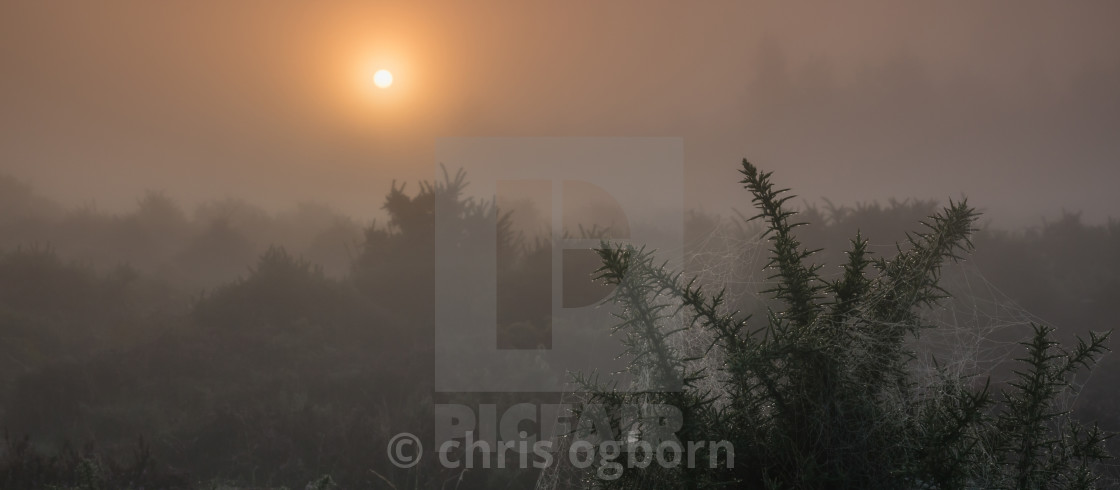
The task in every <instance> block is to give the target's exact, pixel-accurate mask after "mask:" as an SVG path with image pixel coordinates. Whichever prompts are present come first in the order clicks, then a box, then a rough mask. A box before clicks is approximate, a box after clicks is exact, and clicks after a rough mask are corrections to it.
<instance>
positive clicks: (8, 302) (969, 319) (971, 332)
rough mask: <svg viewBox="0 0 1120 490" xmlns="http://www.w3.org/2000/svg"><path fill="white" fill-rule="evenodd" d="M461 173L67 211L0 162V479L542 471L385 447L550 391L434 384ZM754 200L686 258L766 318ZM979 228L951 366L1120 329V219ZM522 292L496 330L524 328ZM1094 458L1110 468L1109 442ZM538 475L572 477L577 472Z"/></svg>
mask: <svg viewBox="0 0 1120 490" xmlns="http://www.w3.org/2000/svg"><path fill="white" fill-rule="evenodd" d="M467 185H468V176H464V175H462V174H461V173H460V174H454V173H451V174H448V175H446V176H445V177H444V178H443V179H441V180H438V181H435V182H429V183H424V184H422V185H420V186H418V187H417V188H414V189H410V188H408V187H407V186H396V185H394V186H393V187H392V188H391V189H389V192H388V194H387V196H386V198H385V204H384V211H385V213H386V215H387V216H388V219H387V220H385V221H384V222H374V223H359V222H357V221H355V220H353V219H351V218H349V217H347V216H344V215H342V214H341V213H338V212H335V211H333V210H331V209H330V208H327V207H324V206H320V205H314V204H302V205H299V206H296V207H295V208H293V209H290V210H287V211H283V212H268V211H265V210H263V209H261V208H259V207H256V206H254V205H252V204H250V203H246V202H244V201H241V200H237V199H226V200H221V201H215V202H210V203H206V204H203V205H201V206H198V207H197V208H195V209H193V210H187V209H184V208H183V207H182V206H180V205H179V204H178V203H177V202H176V201H175V200H174V199H173V198H172V196H167V195H164V194H161V193H158V192H153V193H149V194H147V195H144V196H140V197H139V199H138V201H137V206H136V208H135V209H134V210H133V211H131V212H128V213H122V214H110V213H104V212H100V211H98V210H97V209H96V208H94V207H92V206H87V207H83V208H78V209H67V208H63V207H61V206H59V205H57V204H55V203H53V202H52V201H51V200H49V199H47V198H44V197H42V196H40V195H38V194H36V193H35V192H34V189H33V188H32V187H30V186H29V185H27V184H25V183H23V182H20V181H18V180H16V179H14V178H12V177H8V176H0V428H4V429H5V431H6V443H5V444H4V445H3V447H2V448H0V487H3V488H45V487H48V486H55V487H59V488H208V487H213V486H216V485H219V484H229V485H238V486H253V487H279V486H281V485H284V486H287V487H289V488H303V486H304V485H305V484H307V483H308V482H313V481H319V482H321V483H322V485H324V486H329V485H330V484H335V483H336V484H338V485H339V486H341V487H342V488H393V487H395V488H438V487H447V488H453V487H457V488H489V487H493V486H498V485H501V486H511V487H515V488H516V487H532V486H534V485H537V484H538V480H540V481H544V480H543V479H542V478H541V477H542V475H540V474H538V473H537V472H536V471H533V470H472V471H469V472H462V471H452V470H447V469H443V468H440V467H439V466H438V464H436V463H435V462H434V461H433V460H434V459H435V458H426V459H425V461H424V462H423V463H422V464H421V465H420V466H418V467H415V468H412V469H410V470H401V469H397V468H395V467H393V466H392V465H390V464H389V463H388V459H387V457H386V454H385V445H386V442H387V441H388V439H389V438H390V437H391V436H392V435H394V434H396V433H398V432H402V431H408V432H412V433H414V434H417V435H418V436H419V437H420V438H421V440H425V441H427V440H432V427H431V425H432V422H431V421H432V406H433V404H434V403H449V402H464V401H468V402H471V403H480V402H485V403H497V404H499V405H502V404H508V403H512V402H526V401H538V402H556V401H558V400H559V395H554V394H531V395H527V397H529V398H532V399H531V400H526V399H525V398H526V396H519V397H518V398H517V399H516V400H515V401H514V400H513V399H512V398H511V397H508V396H503V395H501V394H479V395H454V396H452V395H445V394H435V393H434V389H433V379H432V376H433V372H432V366H433V357H432V356H433V353H432V343H433V342H432V339H433V337H432V335H433V327H432V322H433V311H434V297H433V293H434V284H433V280H434V279H433V274H434V272H433V271H434V269H433V262H432V259H433V255H434V244H433V237H434V228H433V227H434V209H435V203H436V199H449V200H451V201H452V202H454V203H456V205H457V209H459V210H460V212H458V213H457V214H456V216H457V218H458V223H459V226H461V228H462V230H463V236H464V237H466V238H464V239H470V237H472V236H475V237H477V236H480V234H482V233H492V232H493V231H492V229H491V228H487V227H485V226H483V223H484V222H485V220H486V219H490V218H493V217H494V216H495V214H496V213H498V211H499V210H497V209H495V208H494V207H493V206H491V205H488V204H486V203H483V202H477V201H473V200H470V199H468V198H466V197H465V196H466V194H465V193H464V189H465V188H466V186H467ZM982 197H983V196H975V197H974V199H982ZM793 204H796V203H794V202H789V203H786V205H787V206H788V205H793ZM943 204H947V203H939V202H936V201H928V200H914V199H907V200H900V201H890V202H888V203H885V204H882V203H871V204H864V205H858V206H851V207H848V206H823V207H813V206H801V209H800V210H801V211H802V212H801V214H799V215H798V219H799V220H800V221H805V222H808V223H810V224H811V225H812V226H803V227H798V228H797V229H796V230H795V231H794V232H793V233H792V235H793V236H796V237H797V239H798V240H799V241H800V242H801V244H802V245H803V247H804V248H806V249H809V250H813V249H817V248H820V249H822V251H821V252H820V253H818V254H815V255H813V261H814V262H816V263H820V264H823V265H824V268H822V269H820V271H819V272H818V273H819V274H820V276H821V277H822V278H825V279H828V280H835V279H838V278H840V277H841V276H842V274H843V270H842V269H840V268H839V266H841V265H842V264H844V263H845V262H846V260H847V258H848V256H847V255H845V254H844V251H845V250H849V249H850V245H851V244H850V241H851V239H852V238H853V237H855V236H856V233H857V231H858V232H859V234H860V236H862V237H864V238H866V239H869V240H870V241H869V242H868V243H867V245H866V247H867V250H868V251H869V252H873V254H872V255H876V254H877V255H880V256H889V255H891V254H893V253H894V252H895V248H894V243H895V242H898V241H904V240H905V239H906V235H905V233H906V232H908V231H912V230H915V227H916V225H917V223H918V222H919V221H920V220H922V219H925V218H927V217H929V216H932V215H935V214H936V213H937V210H938V209H939V208H940V207H941V206H942V205H943ZM741 207H742V208H743V209H748V208H749V207H750V204H749V203H748V202H747V200H746V199H744V201H743V206H741ZM515 212H516V211H515ZM745 215H746V216H749V215H753V213H749V212H748V213H745ZM503 216H505V215H503ZM743 217H744V214H734V213H732V214H730V215H727V216H719V215H714V214H711V213H703V212H692V213H689V214H688V217H687V221H686V223H685V225H686V234H687V237H688V239H687V243H686V249H685V257H686V260H685V264H684V270H683V272H685V273H686V274H687V275H688V276H693V275H695V276H697V277H698V282H697V283H696V284H697V285H704V286H711V287H716V288H726V293H725V298H726V303H725V305H724V306H725V307H727V308H729V309H731V310H739V311H741V312H744V313H754V314H755V315H756V316H757V317H758V318H766V313H765V312H766V308H767V307H772V306H774V304H775V303H774V302H773V301H772V300H771V299H769V298H768V296H767V295H766V294H764V291H765V290H767V289H768V288H770V287H771V286H772V285H773V281H771V280H769V279H768V278H769V276H770V274H769V273H768V272H764V268H765V266H766V265H767V263H768V260H769V258H768V250H769V248H770V244H769V242H767V240H766V238H765V236H764V232H765V231H766V228H765V227H762V226H760V225H759V223H758V222H757V221H754V222H747V221H745V220H744V219H743ZM503 220H504V221H503V222H508V217H507V218H503ZM976 226H977V228H978V229H977V230H975V231H973V232H971V233H970V235H969V239H970V240H971V243H972V244H973V245H974V249H975V250H974V251H973V252H971V253H970V254H968V255H967V256H963V257H962V261H960V262H958V263H955V264H952V265H946V266H944V268H943V270H942V272H941V277H940V284H941V285H942V286H943V287H945V288H946V290H947V291H948V292H949V293H951V294H952V295H953V299H951V300H945V302H944V303H942V306H941V307H940V308H932V309H930V310H929V311H927V312H925V313H926V314H927V315H929V316H928V320H929V321H930V322H932V323H934V324H936V325H940V326H946V325H948V326H954V327H956V328H955V329H948V330H946V329H932V330H931V331H928V332H923V339H927V340H924V341H923V342H927V344H923V345H921V346H916V347H918V348H920V349H919V350H920V352H923V353H929V354H930V355H931V356H932V355H933V354H942V357H944V358H945V359H953V360H955V362H953V363H949V364H946V365H943V366H940V368H941V369H944V370H948V371H949V372H950V374H953V375H969V374H976V375H982V376H986V375H991V377H992V379H993V385H992V390H993V392H996V390H997V389H1000V388H1002V386H1001V385H1000V381H1001V380H1009V379H1012V378H1011V375H1012V373H1013V371H1014V370H1015V369H1021V368H1020V367H1019V366H1016V364H1015V363H1016V361H1015V360H1014V358H1015V357H1022V355H1023V353H1024V352H1027V351H1026V350H1025V348H1024V346H1022V345H1019V344H1018V342H1020V341H1029V340H1031V339H1036V337H1035V333H1036V332H1035V331H1034V330H1032V327H1031V324H1032V323H1037V324H1045V325H1049V326H1053V327H1057V330H1056V331H1054V332H1052V333H1050V332H1048V333H1047V335H1048V336H1049V337H1047V338H1048V339H1049V338H1053V339H1055V340H1057V341H1060V342H1062V343H1063V344H1065V345H1073V344H1070V342H1072V341H1073V339H1074V337H1075V336H1080V337H1084V338H1089V335H1090V332H1099V331H1105V330H1109V329H1111V328H1113V326H1114V325H1115V309H1114V308H1113V305H1115V304H1116V302H1117V301H1118V300H1120V224H1118V223H1116V222H1112V221H1110V222H1109V223H1107V224H1102V225H1091V224H1086V223H1084V222H1082V221H1081V220H1080V219H1079V217H1078V215H1077V214H1075V213H1064V214H1063V215H1062V217H1061V218H1060V219H1058V220H1054V221H1050V222H1045V223H1040V224H1039V225H1037V226H1035V227H1032V228H1029V229H1018V230H1003V229H1000V228H999V227H998V223H984V222H977V223H976ZM499 230H500V231H499V247H503V248H504V249H506V250H511V251H514V252H515V254H519V255H517V256H518V257H521V258H522V259H524V258H526V257H529V256H531V255H532V254H534V253H541V242H539V241H536V240H535V239H534V238H533V237H531V236H526V235H524V234H521V233H518V231H517V230H514V229H511V228H510V227H509V226H501V227H500V228H499ZM536 262H537V261H532V260H511V261H509V262H508V264H507V265H508V270H503V271H500V273H502V274H504V275H505V277H506V278H507V279H506V280H504V282H503V283H504V284H507V285H511V286H510V287H511V288H512V289H513V290H516V289H517V288H523V289H526V290H528V289H531V288H543V287H550V282H549V281H548V280H546V279H545V274H547V273H548V271H544V270H536V269H533V268H531V267H528V266H525V264H530V263H536ZM590 283H591V281H590V277H589V280H588V284H590ZM531 311H533V310H532V309H531V308H530V309H527V310H526V312H525V313H524V314H520V315H519V314H517V313H515V314H513V315H511V316H510V317H508V324H504V325H499V328H500V329H507V330H511V331H514V332H517V331H522V330H524V331H530V332H531V331H532V327H533V323H534V321H536V319H534V318H533V317H532V316H531ZM943 330H945V331H943ZM938 335H941V336H940V337H939V336H938ZM962 345H964V346H967V347H968V348H967V349H965V350H966V351H967V352H964V353H963V354H962V352H961V346H962ZM939 349H940V350H939ZM948 354H956V355H948ZM927 367H928V366H927ZM930 369H933V368H932V367H930ZM1078 373H1080V374H1081V376H1079V377H1075V378H1074V384H1075V387H1077V388H1081V389H1080V390H1079V395H1077V396H1072V395H1069V394H1067V393H1066V392H1063V394H1062V395H1061V396H1059V397H1058V398H1059V399H1060V400H1059V401H1061V402H1062V403H1063V404H1064V405H1066V406H1069V407H1070V408H1071V409H1072V412H1071V413H1072V418H1073V419H1074V420H1082V421H1098V422H1099V423H1100V426H1101V428H1102V429H1104V430H1105V431H1116V430H1120V398H1118V397H1117V395H1116V393H1115V389H1114V387H1115V386H1117V383H1118V382H1120V365H1118V364H1117V362H1116V361H1115V360H1114V358H1113V357H1109V356H1106V357H1105V358H1104V359H1103V360H1102V361H1101V363H1100V364H1099V365H1098V366H1097V368H1096V369H1094V370H1093V371H1092V373H1093V374H1092V376H1091V377H1086V376H1085V372H1083V371H1079V372H1078ZM1063 397H1064V398H1063ZM1109 444H1110V446H1111V447H1112V449H1113V451H1112V452H1113V453H1114V454H1115V453H1116V451H1115V449H1117V447H1116V441H1109ZM743 451H744V452H743V453H742V454H748V453H747V452H746V451H747V450H746V449H744V450H743ZM822 471H824V470H822ZM1097 471H1098V472H1099V473H1101V474H1103V475H1105V476H1106V478H1115V477H1116V476H1117V475H1118V474H1120V473H1118V472H1117V471H1116V468H1115V467H1114V466H1110V463H1107V462H1106V463H1104V464H1103V465H1102V466H1100V467H1098V468H1097ZM824 473H827V471H824ZM824 473H822V474H824ZM323 475H330V481H329V482H328V481H327V480H323V479H322V477H323ZM330 482H334V483H330ZM549 482H551V483H550V485H552V486H554V487H565V486H582V485H583V480H582V475H578V474H576V475H574V476H572V478H563V477H558V478H555V479H553V480H549Z"/></svg>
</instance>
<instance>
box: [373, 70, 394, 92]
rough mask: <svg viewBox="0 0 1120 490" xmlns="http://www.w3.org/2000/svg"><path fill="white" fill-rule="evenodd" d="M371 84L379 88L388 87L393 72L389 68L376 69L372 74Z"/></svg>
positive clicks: (391, 81)
mask: <svg viewBox="0 0 1120 490" xmlns="http://www.w3.org/2000/svg"><path fill="white" fill-rule="evenodd" d="M373 84H374V85H377V86H378V87H380V88H388V87H389V86H390V85H392V84H393V74H392V73H389V70H377V73H374V74H373Z"/></svg>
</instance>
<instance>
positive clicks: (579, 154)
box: [434, 138, 684, 392]
mask: <svg viewBox="0 0 1120 490" xmlns="http://www.w3.org/2000/svg"><path fill="white" fill-rule="evenodd" d="M436 163H437V172H440V175H441V176H442V172H443V171H444V170H445V169H451V170H452V171H457V170H460V169H461V170H462V171H464V175H465V178H466V181H467V186H466V187H465V188H458V187H456V188H455V193H456V194H455V195H444V196H439V195H437V198H436V203H435V223H436V228H435V237H434V238H435V244H436V245H435V253H436V257H435V284H436V290H435V300H436V302H435V349H436V355H435V382H436V391H440V392H559V391H576V390H579V387H578V386H575V385H574V384H573V383H572V382H571V381H572V378H571V373H573V372H582V373H591V372H616V371H618V370H619V367H620V365H619V364H618V363H619V361H618V355H619V354H620V353H621V351H622V347H621V345H620V343H619V341H618V340H617V339H615V338H612V337H611V336H610V332H611V327H612V326H613V324H614V323H615V322H616V318H614V317H613V316H612V315H611V309H610V308H603V307H599V306H598V305H599V303H600V302H601V301H602V300H603V299H604V298H605V297H607V296H608V295H609V294H610V289H609V288H608V287H606V286H604V285H601V284H598V285H597V284H595V283H593V282H592V280H591V277H592V272H593V271H594V270H595V269H596V268H597V267H598V265H599V260H598V259H599V258H598V255H597V253H596V252H595V249H596V248H597V247H600V246H601V244H602V243H603V241H604V240H605V241H607V242H610V243H621V242H629V243H633V244H637V245H641V246H645V247H646V248H647V249H649V250H656V251H657V254H658V256H659V258H661V259H663V260H667V261H669V262H671V263H673V262H679V260H680V255H681V244H682V243H683V226H684V225H683V214H682V213H683V187H682V179H683V167H684V166H683V143H682V140H681V139H679V138H447V139H441V140H438V141H437V144H436ZM437 180H438V179H437ZM437 194H438V193H437ZM448 194H451V193H448Z"/></svg>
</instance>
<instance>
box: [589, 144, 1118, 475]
mask: <svg viewBox="0 0 1120 490" xmlns="http://www.w3.org/2000/svg"><path fill="white" fill-rule="evenodd" d="M740 172H741V173H742V176H743V178H742V181H741V183H742V184H743V185H744V187H745V188H746V189H747V190H748V191H749V192H750V194H751V196H752V199H753V204H754V206H755V208H756V209H757V210H758V214H757V215H756V216H755V217H754V218H752V219H753V220H761V221H762V222H763V223H764V225H765V228H766V230H767V231H766V237H767V238H768V240H769V244H770V261H769V263H768V265H767V269H768V270H770V271H772V272H773V274H772V276H770V278H769V279H770V281H771V283H772V287H771V288H770V289H768V290H767V291H766V292H767V293H768V294H769V295H771V296H772V297H773V298H774V299H775V300H776V301H775V302H774V303H773V306H771V307H769V308H768V309H767V312H766V315H765V318H761V319H755V318H752V317H750V316H748V315H742V314H740V312H738V311H733V310H731V308H730V307H729V305H728V301H727V298H726V296H725V292H724V290H723V289H719V290H715V291H709V290H708V289H705V288H704V287H702V286H700V285H699V284H697V282H696V281H695V279H693V280H686V279H685V278H684V277H683V276H682V274H681V273H675V272H672V271H669V270H668V268H667V266H666V264H665V263H662V262H658V261H656V259H655V258H654V253H652V252H651V251H648V250H646V249H643V248H638V247H634V246H631V245H613V244H610V243H607V242H603V244H602V246H601V249H600V250H599V254H600V256H601V258H602V261H603V265H602V267H601V268H600V269H599V271H598V272H597V278H598V279H599V280H601V281H604V282H606V283H608V284H612V285H614V286H615V290H614V293H613V296H612V298H611V299H610V300H608V301H613V302H614V304H615V305H616V306H617V307H618V310H619V313H618V318H619V323H618V324H617V325H616V326H615V327H614V328H615V332H616V335H618V336H619V337H620V338H621V339H623V341H624V344H625V347H626V349H627V350H626V355H627V356H628V357H629V359H630V365H629V372H630V374H631V375H633V379H635V380H636V381H635V382H636V383H638V386H637V388H638V389H637V390H618V389H615V388H614V387H611V386H604V385H602V384H600V383H599V382H598V380H597V379H596V378H588V377H579V378H578V381H580V382H582V383H584V385H585V386H586V387H588V388H590V389H591V391H592V394H591V395H590V396H589V402H590V403H594V404H599V405H605V406H607V407H608V408H611V407H621V406H623V405H626V404H644V403H658V404H669V405H673V406H676V407H678V408H679V409H680V411H681V413H682V415H683V417H684V420H683V425H682V427H681V428H680V430H678V431H677V432H676V434H677V436H678V437H679V439H680V440H681V441H721V440H726V441H729V442H731V443H733V444H734V452H733V454H732V455H730V456H729V457H730V458H732V460H731V461H730V463H733V464H728V463H729V461H728V460H727V459H726V456H728V455H727V454H724V453H717V454H716V455H715V456H716V461H717V462H718V464H717V465H715V466H716V467H715V468H711V467H709V466H710V464H709V461H710V460H709V456H711V455H709V454H708V453H707V452H706V451H705V450H703V449H702V450H700V451H699V453H698V454H697V457H696V459H695V461H697V463H696V464H695V465H694V466H695V467H692V468H689V467H688V466H689V465H687V464H685V465H681V466H678V467H675V468H669V469H666V468H662V467H661V466H659V465H657V464H652V465H648V466H645V467H638V466H633V467H625V468H623V470H622V471H620V472H615V473H611V474H610V476H611V479H602V478H601V476H602V475H598V476H597V475H595V474H589V475H588V484H589V485H591V486H597V487H606V488H717V487H718V488H726V487H734V488H976V487H982V488H1018V489H1028V488H1053V487H1065V488H1091V487H1092V486H1093V485H1094V482H1095V476H1094V474H1093V464H1094V463H1096V462H1098V461H1100V460H1101V459H1103V458H1105V457H1106V456H1107V455H1106V454H1105V453H1104V451H1103V449H1102V447H1103V446H1102V441H1103V440H1104V438H1105V435H1103V434H1102V433H1101V431H1099V430H1098V429H1097V428H1096V427H1091V428H1083V427H1081V426H1080V425H1077V424H1075V423H1073V422H1072V420H1071V419H1070V418H1069V416H1068V415H1069V414H1068V413H1067V412H1064V411H1062V410H1060V409H1059V405H1058V398H1059V396H1060V395H1061V394H1063V393H1065V392H1067V391H1068V390H1069V389H1070V387H1071V384H1070V379H1071V377H1072V376H1073V375H1074V374H1075V372H1076V371H1077V370H1078V369H1079V368H1088V367H1090V366H1091V365H1092V364H1093V363H1094V362H1095V361H1096V360H1097V359H1098V358H1099V356H1100V354H1101V353H1102V352H1103V351H1104V350H1105V347H1104V342H1105V340H1106V338H1107V335H1093V336H1092V338H1091V339H1089V341H1087V342H1085V341H1082V342H1081V344H1080V345H1079V346H1078V348H1077V349H1075V350H1074V351H1073V352H1072V353H1065V352H1064V351H1062V350H1060V349H1057V348H1056V346H1055V344H1054V342H1053V341H1052V340H1050V337H1049V334H1050V330H1049V329H1047V328H1043V327H1039V328H1038V329H1037V330H1036V335H1035V337H1034V339H1033V340H1032V341H1031V342H1029V343H1027V344H1026V346H1027V350H1028V356H1027V357H1025V358H1024V359H1023V362H1025V364H1026V365H1027V368H1026V369H1025V370H1023V371H1022V372H1020V373H1019V374H1018V379H1017V380H1016V381H1013V382H1012V383H1011V384H1010V387H1009V388H1008V390H1007V391H1005V392H1004V393H1003V395H1002V402H1001V403H1000V402H997V401H996V399H995V397H992V396H991V394H990V393H991V388H990V383H989V382H988V381H987V380H986V379H978V378H975V377H961V376H958V375H952V374H950V373H948V372H947V371H945V370H939V371H938V373H939V376H940V377H939V379H936V380H934V381H933V382H929V380H925V381H926V382H923V383H919V382H918V381H919V380H918V379H917V375H916V374H915V372H914V369H913V368H914V363H913V361H914V360H915V359H916V356H915V354H914V353H913V352H911V351H910V350H909V348H908V346H911V345H913V341H914V340H915V339H916V338H917V336H918V335H919V334H920V332H921V330H922V329H923V328H924V327H925V325H924V324H923V322H922V316H921V312H922V309H923V308H928V307H930V306H934V305H936V304H937V303H938V302H939V301H941V300H943V299H944V298H946V297H947V293H946V291H945V290H943V289H942V288H941V287H940V286H939V285H938V283H939V278H940V275H941V269H942V267H943V266H944V265H945V264H946V263H947V262H950V261H956V260H959V259H960V258H961V257H962V255H963V254H964V253H966V252H968V251H970V250H971V248H972V244H971V242H970V240H969V237H970V234H971V233H972V231H973V224H974V223H975V221H976V219H977V216H978V214H977V213H976V212H975V211H974V210H973V209H972V208H971V207H969V205H968V204H967V202H966V201H964V200H962V201H959V202H950V203H949V205H948V206H946V207H945V208H944V209H942V210H941V211H940V212H939V213H938V214H936V215H934V216H932V217H930V218H929V219H928V220H926V221H924V222H923V223H922V227H923V228H922V231H920V232H916V233H913V234H910V235H908V236H907V239H906V240H905V241H904V242H903V243H901V244H899V245H898V246H897V252H896V253H895V254H893V257H873V256H872V253H871V252H870V250H869V249H868V241H867V239H865V238H864V237H863V236H861V235H860V234H858V233H857V235H856V236H855V238H853V239H852V240H851V247H850V250H849V251H848V252H847V261H846V263H845V264H844V265H843V267H842V274H840V275H839V277H837V278H836V279H831V280H830V279H825V278H823V277H822V276H821V274H820V266H819V265H816V264H813V263H811V262H810V260H811V259H812V257H813V254H814V253H815V251H814V250H807V249H806V248H804V247H803V245H802V244H801V242H799V241H798V239H797V235H796V233H795V231H796V229H797V228H798V227H800V226H803V225H804V223H801V222H798V221H797V220H796V213H795V212H794V211H792V210H791V209H790V208H789V207H788V206H787V203H788V201H789V200H790V199H791V198H792V197H793V196H792V195H790V194H789V193H788V190H787V189H780V188H777V187H776V186H775V185H774V183H773V182H772V180H771V173H769V172H762V171H760V170H759V169H758V168H756V167H755V166H754V165H752V164H751V163H750V162H748V161H747V160H743V165H742V169H741V170H740ZM678 335H687V336H690V337H691V338H705V339H710V345H708V347H707V349H706V350H705V351H703V352H700V353H694V352H687V351H686V349H683V348H681V347H680V345H681V343H680V342H675V341H674V339H675V336H678ZM701 358H703V360H704V361H706V362H698V361H699V360H701ZM712 360H716V361H717V362H715V363H713V362H711V361H712ZM713 365H714V366H715V367H713ZM615 422H616V423H620V422H621V421H620V420H617V419H616V420H615ZM630 430H634V428H633V427H619V428H618V432H617V433H616V436H617V435H618V434H623V433H625V432H627V431H630ZM639 459H640V458H639ZM618 461H621V462H622V463H624V466H625V463H626V462H627V461H626V458H625V457H623V458H619V459H618ZM591 473H595V472H591Z"/></svg>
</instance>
